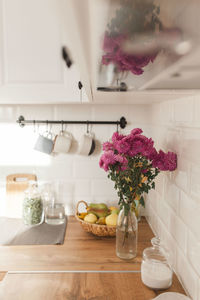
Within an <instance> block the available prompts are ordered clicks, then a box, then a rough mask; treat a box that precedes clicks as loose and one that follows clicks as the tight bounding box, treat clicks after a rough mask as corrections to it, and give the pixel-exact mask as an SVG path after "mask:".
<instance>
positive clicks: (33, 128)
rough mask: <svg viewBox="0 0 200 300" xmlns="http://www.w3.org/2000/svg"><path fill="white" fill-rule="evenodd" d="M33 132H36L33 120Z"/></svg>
mask: <svg viewBox="0 0 200 300" xmlns="http://www.w3.org/2000/svg"><path fill="white" fill-rule="evenodd" d="M33 132H34V133H36V130H35V120H33Z"/></svg>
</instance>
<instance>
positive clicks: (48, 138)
mask: <svg viewBox="0 0 200 300" xmlns="http://www.w3.org/2000/svg"><path fill="white" fill-rule="evenodd" d="M34 149H35V150H37V151H40V152H43V153H46V154H51V153H52V150H53V135H52V133H51V132H45V133H44V134H43V135H41V134H39V136H38V138H37V141H36V143H35V146H34Z"/></svg>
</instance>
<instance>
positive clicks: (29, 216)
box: [22, 181, 44, 226]
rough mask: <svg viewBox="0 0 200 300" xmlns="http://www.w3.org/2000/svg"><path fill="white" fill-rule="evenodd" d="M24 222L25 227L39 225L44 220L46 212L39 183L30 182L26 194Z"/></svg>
mask: <svg viewBox="0 0 200 300" xmlns="http://www.w3.org/2000/svg"><path fill="white" fill-rule="evenodd" d="M24 194H25V197H24V201H23V213H22V216H23V222H24V224H25V225H30V226H33V225H39V224H41V223H42V222H43V220H44V210H43V202H42V197H41V194H40V192H39V190H38V187H37V183H36V182H35V181H30V182H29V186H28V189H27V190H26V191H25V192H24Z"/></svg>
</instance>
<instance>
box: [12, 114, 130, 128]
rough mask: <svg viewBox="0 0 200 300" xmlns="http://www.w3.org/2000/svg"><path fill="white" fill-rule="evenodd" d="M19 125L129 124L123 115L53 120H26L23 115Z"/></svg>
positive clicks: (123, 126) (18, 121)
mask: <svg viewBox="0 0 200 300" xmlns="http://www.w3.org/2000/svg"><path fill="white" fill-rule="evenodd" d="M17 123H19V126H21V127H24V126H25V125H26V124H47V125H48V124H86V125H90V124H97V125H100V124H102V125H103V124H107V125H117V126H120V128H122V129H123V128H125V127H126V125H127V121H126V118H124V117H121V118H120V120H119V121H64V120H61V121H51V120H25V118H24V117H23V116H20V117H19V118H18V120H17Z"/></svg>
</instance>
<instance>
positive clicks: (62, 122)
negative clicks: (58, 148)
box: [61, 120, 64, 133]
mask: <svg viewBox="0 0 200 300" xmlns="http://www.w3.org/2000/svg"><path fill="white" fill-rule="evenodd" d="M63 123H64V122H63V120H62V121H61V132H62V133H63Z"/></svg>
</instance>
